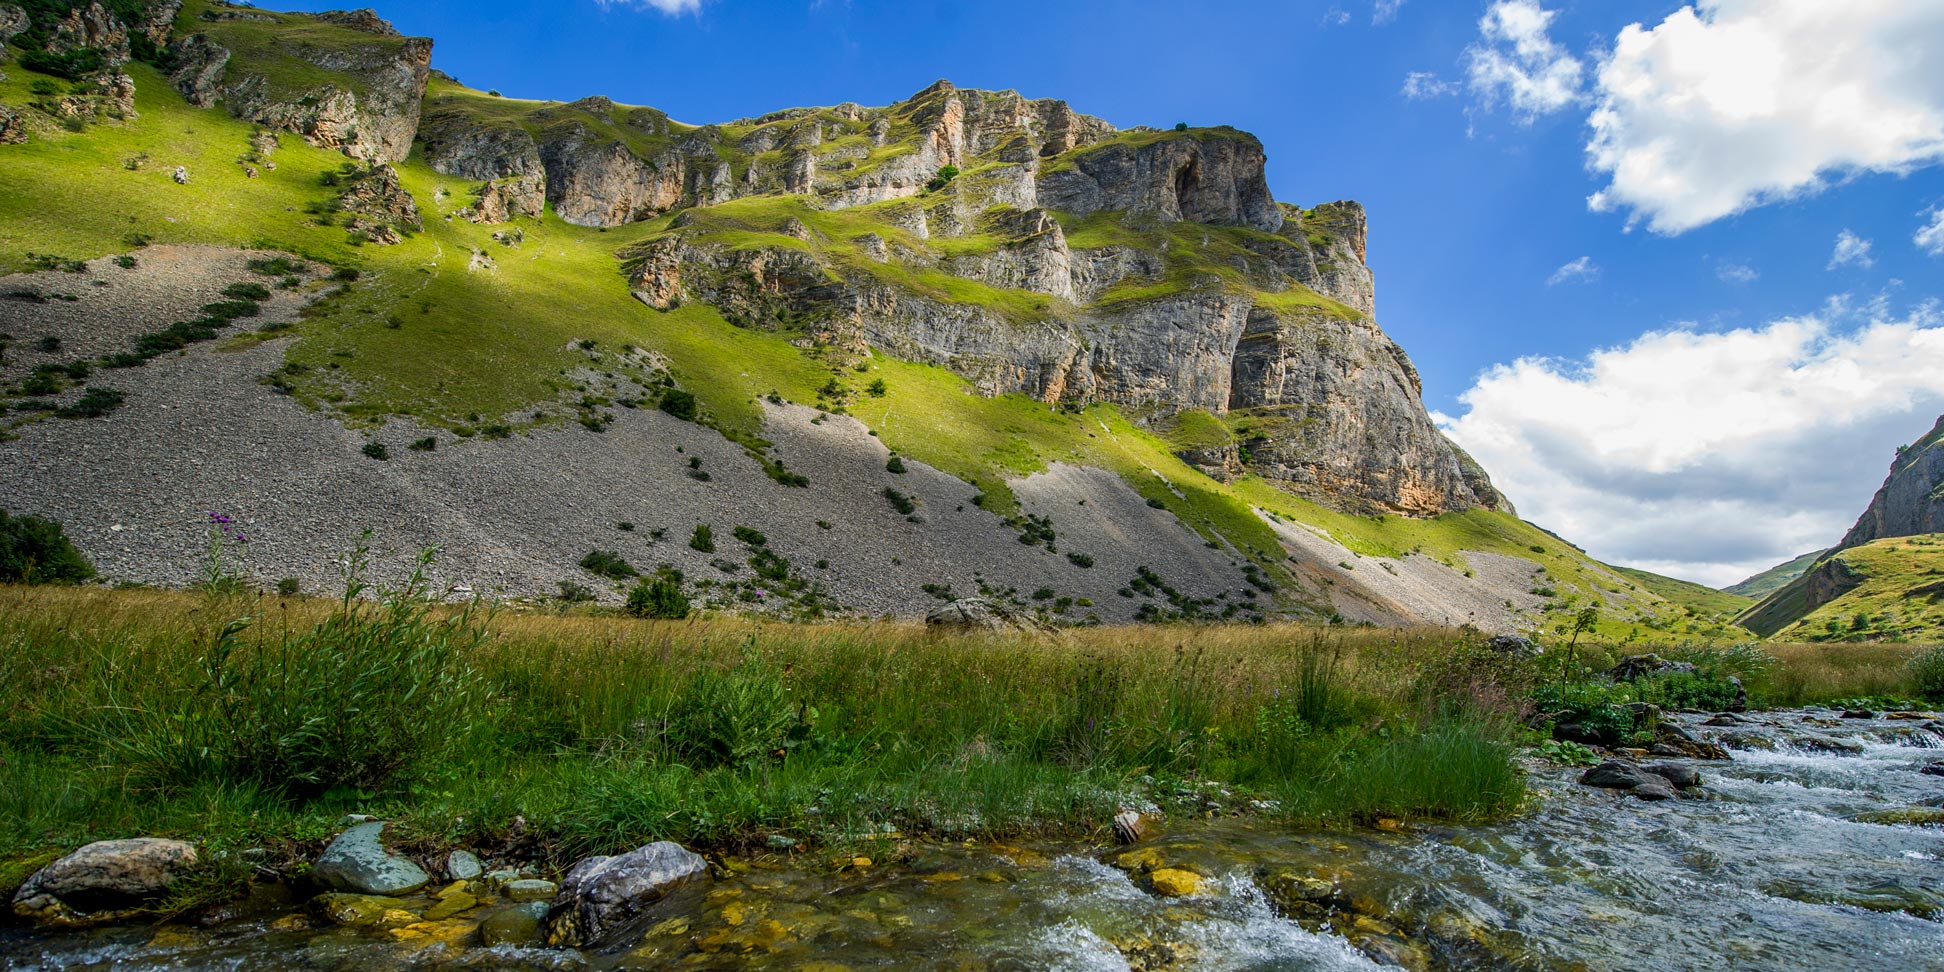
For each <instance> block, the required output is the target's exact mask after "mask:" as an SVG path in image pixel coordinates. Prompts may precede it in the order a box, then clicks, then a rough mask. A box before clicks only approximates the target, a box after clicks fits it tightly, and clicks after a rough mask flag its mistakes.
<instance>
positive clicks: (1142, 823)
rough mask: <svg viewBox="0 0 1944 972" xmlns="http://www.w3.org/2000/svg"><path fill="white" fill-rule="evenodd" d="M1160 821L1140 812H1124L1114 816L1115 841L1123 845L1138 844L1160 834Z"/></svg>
mask: <svg viewBox="0 0 1944 972" xmlns="http://www.w3.org/2000/svg"><path fill="white" fill-rule="evenodd" d="M1158 823H1159V822H1158V821H1157V820H1156V819H1155V818H1154V817H1153V816H1151V815H1149V814H1145V813H1142V812H1140V811H1139V810H1122V811H1121V812H1120V813H1118V814H1115V815H1114V839H1115V840H1118V841H1120V842H1121V843H1123V844H1138V843H1140V842H1141V841H1144V840H1146V839H1148V838H1149V837H1153V836H1154V835H1155V834H1156V833H1158V832H1159V830H1160V828H1159V827H1158V826H1157V825H1158Z"/></svg>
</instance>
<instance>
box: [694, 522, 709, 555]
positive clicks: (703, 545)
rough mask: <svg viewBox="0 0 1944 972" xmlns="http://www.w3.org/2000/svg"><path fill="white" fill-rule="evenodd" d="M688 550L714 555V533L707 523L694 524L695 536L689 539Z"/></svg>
mask: <svg viewBox="0 0 1944 972" xmlns="http://www.w3.org/2000/svg"><path fill="white" fill-rule="evenodd" d="M689 549H691V550H699V551H701V552H703V553H715V531H714V530H711V529H709V525H708V524H707V523H698V524H696V525H695V535H694V536H691V537H689Z"/></svg>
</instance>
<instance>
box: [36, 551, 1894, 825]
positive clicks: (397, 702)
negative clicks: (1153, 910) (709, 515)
mask: <svg viewBox="0 0 1944 972" xmlns="http://www.w3.org/2000/svg"><path fill="white" fill-rule="evenodd" d="M1630 650H1631V649H1630ZM1663 650H1664V651H1667V652H1669V653H1670V654H1674V655H1676V656H1678V657H1692V658H1696V659H1697V660H1701V661H1703V662H1704V663H1713V662H1715V661H1719V660H1720V659H1735V660H1737V661H1736V664H1738V665H1739V666H1740V667H1739V668H1737V669H1736V670H1738V671H1740V672H1741V673H1742V674H1743V676H1744V677H1745V678H1746V679H1747V680H1748V681H1749V683H1750V687H1751V690H1752V693H1753V695H1754V697H1755V699H1756V701H1757V702H1758V703H1760V702H1762V701H1774V702H1778V703H1789V704H1795V703H1800V702H1805V701H1823V700H1834V699H1845V698H1855V697H1867V696H1875V697H1879V698H1882V697H1892V698H1894V697H1909V696H1910V695H1911V694H1912V692H1913V691H1914V687H1913V683H1912V682H1911V676H1910V674H1909V672H1908V671H1907V670H1906V668H1905V667H1904V664H1903V663H1904V661H1905V659H1907V658H1908V657H1909V656H1910V655H1911V654H1912V652H1913V651H1914V649H1911V648H1908V647H1904V646H1882V645H1871V646H1854V647H1852V646H1835V647H1823V646H1818V647H1808V646H1777V647H1772V648H1766V649H1760V650H1754V649H1736V650H1735V651H1733V652H1729V653H1728V654H1725V655H1724V654H1721V653H1720V652H1718V651H1716V650H1714V649H1705V648H1696V647H1694V646H1688V647H1685V648H1683V647H1681V646H1672V647H1667V648H1663ZM1620 651H1621V649H1619V648H1617V647H1614V646H1607V645H1599V644H1594V645H1585V644H1582V645H1580V646H1579V648H1578V650H1577V651H1576V652H1575V653H1574V663H1573V665H1572V666H1571V667H1572V670H1571V671H1567V670H1565V669H1564V668H1562V667H1561V666H1563V665H1565V664H1566V655H1565V654H1564V653H1560V652H1553V653H1549V654H1548V655H1547V656H1544V658H1543V659H1542V660H1541V661H1538V662H1532V663H1525V662H1516V661H1511V660H1508V659H1506V658H1504V657H1502V656H1498V655H1495V654H1492V653H1490V652H1489V651H1487V650H1485V649H1482V648H1480V647H1478V646H1476V645H1475V644H1472V643H1470V642H1468V641H1467V640H1466V638H1465V636H1464V635H1462V634H1460V633H1457V632H1450V631H1436V630H1427V631H1377V630H1362V631H1343V630H1341V629H1313V628H1299V627H1276V626H1270V627H1264V626H1248V627H1242V626H1237V627H1200V626H1148V627H1138V628H1102V629H1078V630H1073V631H1070V632H1067V633H1064V634H1062V635H1059V636H1051V637H1047V636H1016V637H997V636H968V635H941V634H935V633H931V632H927V631H925V630H924V629H922V628H920V627H918V626H914V625H908V624H873V625H863V624H828V625H818V626H790V625H782V624H770V623H759V622H754V621H747V620H738V619H733V618H718V619H711V620H700V621H690V622H651V621H640V620H634V619H629V618H625V617H621V616H617V615H611V614H578V615H554V614H514V613H492V612H480V611H467V610H463V609H460V608H453V607H437V606H432V605H428V604H423V603H420V602H417V601H415V600H413V599H411V598H410V597H407V596H401V595H397V594H394V595H393V596H390V597H388V598H386V599H383V600H381V601H379V602H376V603H364V604H362V605H358V604H353V605H351V606H346V605H345V604H340V603H338V602H331V601H323V600H315V599H297V598H291V599H283V598H276V597H271V596H266V595H261V594H256V593H253V592H246V591H241V590H230V591H227V592H224V591H218V592H201V593H191V592H159V591H145V590H123V591H110V590H103V589H99V588H77V587H52V586H48V587H17V586H15V587H0V711H4V715H0V821H5V824H6V825H5V826H4V827H0V863H4V862H16V863H17V862H20V861H26V860H38V859H41V858H44V857H45V856H46V855H47V854H48V853H51V852H53V851H56V850H60V849H62V848H67V847H72V846H74V845H77V844H80V843H83V842H86V841H89V840H94V839H104V838H111V837H119V836H131V835H138V834H173V835H182V836H188V837H194V838H196V839H199V840H203V841H206V842H208V843H211V844H213V845H215V846H240V845H252V846H265V845H267V846H272V847H283V848H286V849H288V850H289V852H290V853H292V854H301V853H302V852H303V851H304V850H305V849H314V848H315V846H316V845H317V842H318V841H320V840H322V839H324V838H327V837H328V836H329V835H330V833H331V831H332V828H333V826H334V822H335V821H336V820H337V818H338V817H339V816H340V815H341V814H343V813H346V812H353V811H355V812H367V813H376V814H380V815H383V816H385V817H388V818H392V819H396V820H399V821H401V822H402V823H404V824H405V825H406V828H407V830H408V831H409V832H410V834H412V837H411V839H412V840H414V841H418V842H420V844H421V845H422V846H428V847H439V846H447V845H451V844H466V845H470V846H475V847H481V848H494V849H498V848H507V847H510V846H514V845H516V844H517V846H519V847H520V848H522V851H521V852H522V853H526V854H531V855H534V856H538V857H541V858H545V859H549V860H553V861H556V862H558V861H564V860H567V859H569V858H572V857H574V856H576V855H579V854H584V853H589V852H600V851H611V850H613V849H616V848H622V847H626V846H632V845H635V844H638V843H640V842H643V841H645V840H649V839H657V838H666V839H674V840H680V841H685V842H688V843H691V844H693V845H696V846H701V847H720V848H729V849H736V848H741V849H750V848H755V849H761V848H766V847H767V848H779V847H800V848H804V849H810V848H815V847H818V846H830V845H836V846H850V845H855V844H858V843H860V842H868V841H872V840H881V839H890V838H889V837H888V836H887V835H897V836H898V837H916V838H941V839H942V838H960V837H991V838H999V837H1012V836H1019V835H1040V836H1062V837H1076V838H1099V837H1101V836H1103V835H1104V834H1105V832H1106V829H1107V825H1108V823H1109V821H1110V819H1111V817H1112V815H1113V813H1114V812H1116V811H1117V810H1118V809H1120V808H1123V807H1127V806H1142V805H1148V804H1150V803H1151V804H1153V805H1156V806H1159V807H1160V808H1162V809H1164V810H1165V811H1166V812H1168V813H1173V814H1182V813H1201V812H1204V811H1205V810H1206V809H1207V807H1208V806H1210V805H1213V806H1216V807H1220V808H1221V811H1222V812H1228V813H1245V814H1254V815H1260V816H1263V817H1266V818H1269V819H1272V820H1276V821H1280V822H1282V823H1285V824H1290V825H1318V824H1321V825H1350V824H1355V823H1359V822H1370V821H1373V820H1376V819H1378V818H1384V817H1389V818H1395V819H1402V820H1423V821H1438V820H1454V821H1466V820H1483V819H1489V818H1492V817H1497V816H1502V815H1505V814H1509V813H1514V812H1517V811H1518V809H1519V807H1520V806H1521V805H1522V802H1523V799H1524V785H1523V782H1522V774H1521V772H1520V771H1519V770H1518V768H1517V765H1516V764H1515V762H1514V759H1513V757H1514V753H1515V751H1516V747H1517V746H1519V745H1521V744H1530V743H1536V742H1537V741H1538V739H1539V737H1538V736H1536V735H1534V734H1533V733H1531V732H1530V730H1527V729H1524V728H1523V727H1522V725H1521V723H1520V721H1519V719H1520V717H1521V716H1522V715H1523V714H1524V713H1525V712H1526V711H1528V707H1529V705H1530V703H1529V702H1528V701H1526V700H1527V697H1528V695H1529V694H1530V693H1532V692H1534V691H1535V690H1537V689H1540V688H1542V687H1544V686H1546V685H1551V684H1555V683H1557V682H1559V680H1560V679H1569V680H1581V679H1585V678H1587V677H1588V675H1589V673H1590V672H1593V671H1597V670H1598V669H1599V668H1601V667H1603V666H1605V665H1607V664H1610V663H1611V661H1612V660H1613V659H1614V658H1615V657H1617V655H1618V654H1619V653H1620ZM1751 660H1752V661H1751ZM1209 801H1212V804H1211V803H1210V802H1209ZM1255 801H1263V802H1255ZM293 859H294V858H293Z"/></svg>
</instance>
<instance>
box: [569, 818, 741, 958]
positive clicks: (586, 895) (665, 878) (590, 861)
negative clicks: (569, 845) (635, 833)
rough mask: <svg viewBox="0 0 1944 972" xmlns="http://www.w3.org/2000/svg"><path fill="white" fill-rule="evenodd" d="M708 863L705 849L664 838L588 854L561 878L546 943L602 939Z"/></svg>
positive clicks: (586, 942) (578, 943) (590, 942)
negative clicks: (609, 853)
mask: <svg viewBox="0 0 1944 972" xmlns="http://www.w3.org/2000/svg"><path fill="white" fill-rule="evenodd" d="M708 868H709V864H708V862H707V861H705V860H703V859H702V856H701V855H699V854H696V853H695V852H693V851H690V850H688V849H687V848H685V847H683V846H682V845H680V844H675V843H670V842H668V841H665V840H664V841H658V842H656V843H653V844H649V845H647V846H645V847H637V848H635V849H634V850H631V851H629V852H628V853H626V854H622V855H621V856H619V857H590V858H587V859H586V860H584V861H581V862H580V863H579V864H576V865H574V869H573V870H571V871H568V872H567V877H566V879H564V880H562V881H561V882H560V894H559V896H558V897H556V898H555V899H554V907H553V912H552V914H550V915H549V916H548V919H547V944H549V945H567V946H573V947H580V946H586V945H593V944H597V943H599V942H600V941H601V940H603V939H605V938H607V937H608V936H609V935H611V934H612V933H613V932H614V931H615V930H617V929H619V928H620V927H621V926H623V925H625V924H626V923H627V922H628V921H629V920H630V919H632V918H634V917H636V916H638V915H640V914H641V913H642V912H643V911H644V910H645V909H647V908H648V906H649V905H652V904H654V903H655V902H657V901H660V900H661V899H663V898H665V897H667V896H668V894H669V892H671V891H674V890H675V889H676V888H679V887H681V886H683V885H685V884H687V883H689V882H690V881H693V880H694V879H695V878H697V877H699V876H700V875H701V874H702V873H703V872H705V871H707V870H708Z"/></svg>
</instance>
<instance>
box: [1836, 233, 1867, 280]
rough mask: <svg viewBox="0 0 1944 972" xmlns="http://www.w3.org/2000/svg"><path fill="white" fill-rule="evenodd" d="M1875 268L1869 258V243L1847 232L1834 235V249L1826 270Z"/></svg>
mask: <svg viewBox="0 0 1944 972" xmlns="http://www.w3.org/2000/svg"><path fill="white" fill-rule="evenodd" d="M1873 266H1876V260H1874V259H1872V258H1871V257H1870V241H1869V240H1866V239H1863V238H1862V237H1860V236H1857V235H1856V234H1855V233H1852V232H1850V231H1849V230H1844V231H1842V232H1841V233H1838V234H1836V249H1835V250H1833V251H1831V252H1830V254H1829V267H1828V269H1830V270H1834V269H1836V268H1837V267H1860V268H1862V269H1864V270H1868V269H1869V268H1871V267H1873Z"/></svg>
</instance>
